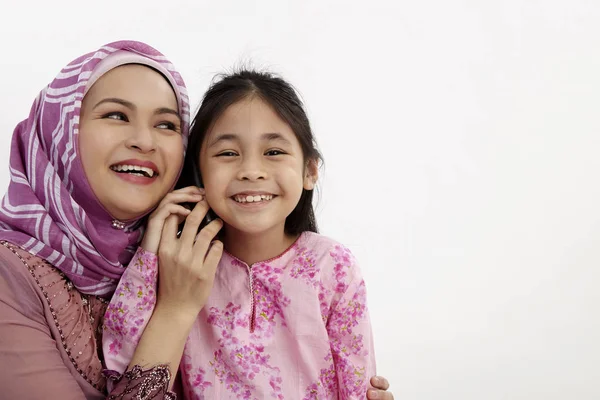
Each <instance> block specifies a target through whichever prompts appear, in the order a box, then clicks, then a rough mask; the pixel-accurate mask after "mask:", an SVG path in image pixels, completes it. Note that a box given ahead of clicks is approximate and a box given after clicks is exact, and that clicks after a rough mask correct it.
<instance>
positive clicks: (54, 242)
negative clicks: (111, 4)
mask: <svg viewBox="0 0 600 400" xmlns="http://www.w3.org/2000/svg"><path fill="white" fill-rule="evenodd" d="M123 54H126V57H122V55H123ZM118 55H119V56H120V57H117V56H118ZM111 57H112V58H113V59H116V58H119V59H123V60H126V59H129V60H138V61H140V63H141V64H145V65H148V66H151V67H153V68H154V69H156V70H158V71H159V72H161V73H162V74H163V75H164V76H165V77H166V78H167V80H168V81H169V82H170V83H171V86H172V87H173V89H174V92H175V94H176V97H177V102H178V106H179V113H180V115H181V117H182V119H183V120H182V130H183V135H184V146H185V143H187V135H188V126H189V102H188V96H187V91H186V88H185V84H184V82H183V79H182V78H181V76H180V74H179V73H178V72H177V71H176V70H175V68H174V67H173V65H172V64H171V63H170V62H169V61H168V60H167V59H166V58H165V57H164V56H163V55H162V54H161V53H159V52H158V51H157V50H155V49H153V48H152V47H150V46H148V45H146V44H144V43H140V42H135V41H119V42H114V43H110V44H107V45H105V46H103V47H101V48H100V49H99V50H97V51H95V52H92V53H88V54H85V55H83V56H81V57H79V58H77V59H75V60H74V61H72V62H71V63H70V64H69V65H67V66H66V67H65V68H64V69H63V70H62V71H61V72H60V73H59V74H58V76H57V77H56V78H55V79H54V81H52V83H50V85H48V86H47V87H46V88H44V89H43V90H42V91H41V92H40V94H39V95H38V97H37V98H36V100H35V102H34V104H33V106H32V108H31V112H30V114H29V118H27V119H26V120H24V121H22V122H21V123H19V124H18V125H17V127H16V128H15V130H14V133H13V138H12V143H11V149H10V166H9V168H10V182H9V186H8V190H7V192H6V194H5V195H4V197H3V198H2V201H1V203H0V240H6V241H8V242H11V243H13V244H16V245H18V246H20V247H22V248H23V249H24V250H26V251H28V252H29V253H31V254H34V255H37V256H39V257H41V258H43V259H45V260H47V261H48V262H49V263H51V264H52V265H54V266H55V267H56V268H58V269H59V270H61V271H62V272H63V273H64V274H65V275H66V276H67V277H68V278H69V279H70V280H71V281H72V282H73V284H74V286H75V287H76V288H77V289H78V290H79V291H81V292H82V293H85V294H92V295H99V296H103V297H110V296H111V295H112V293H113V292H114V290H115V288H116V284H117V283H118V280H119V278H120V277H121V274H122V273H123V271H124V265H126V264H127V263H128V262H129V260H130V259H131V257H132V255H133V252H134V251H135V248H136V247H137V245H138V243H139V242H140V239H141V235H142V230H143V226H142V225H143V224H142V223H141V222H143V221H142V220H140V219H138V220H135V221H127V222H126V224H125V228H124V229H115V228H114V227H113V225H112V222H113V218H112V217H111V216H110V215H109V213H108V212H107V211H106V210H105V209H104V207H103V206H102V205H101V204H100V202H99V201H98V199H97V198H96V196H95V195H94V194H93V191H92V189H91V188H90V186H89V183H88V181H87V179H86V176H85V173H84V170H83V166H82V164H81V160H80V158H79V155H78V133H79V131H78V128H79V115H80V110H81V102H82V100H83V97H84V95H85V93H86V91H87V89H89V87H90V86H91V85H92V84H93V81H95V80H96V79H97V78H98V77H99V75H101V74H103V73H106V72H108V71H104V70H102V69H103V67H102V66H103V65H104V69H106V65H107V61H110V60H111ZM132 62H133V61H128V62H127V61H123V62H122V63H121V64H119V62H117V63H116V64H115V63H112V64H115V65H111V68H114V67H117V66H119V65H123V64H127V63H132ZM108 64H111V63H110V62H109V63H108ZM90 79H91V80H90ZM183 150H185V149H183Z"/></svg>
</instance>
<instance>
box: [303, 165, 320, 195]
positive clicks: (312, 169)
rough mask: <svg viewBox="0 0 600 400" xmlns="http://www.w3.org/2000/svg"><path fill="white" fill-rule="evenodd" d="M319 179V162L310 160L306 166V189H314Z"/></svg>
mask: <svg viewBox="0 0 600 400" xmlns="http://www.w3.org/2000/svg"><path fill="white" fill-rule="evenodd" d="M317 179H319V162H318V161H317V160H309V161H308V162H307V163H306V167H305V168H304V189H306V190H313V189H314V188H315V185H316V184H317Z"/></svg>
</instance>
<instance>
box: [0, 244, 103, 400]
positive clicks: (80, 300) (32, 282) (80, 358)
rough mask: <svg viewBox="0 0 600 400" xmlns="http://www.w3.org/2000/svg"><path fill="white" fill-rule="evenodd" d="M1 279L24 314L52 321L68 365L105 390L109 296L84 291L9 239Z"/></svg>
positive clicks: (2, 249) (0, 257) (0, 262)
mask: <svg viewBox="0 0 600 400" xmlns="http://www.w3.org/2000/svg"><path fill="white" fill-rule="evenodd" d="M0 279H3V280H4V281H5V283H6V285H7V287H8V288H12V290H10V292H11V293H6V294H2V295H1V296H11V299H10V300H11V302H13V303H14V304H15V306H16V307H18V308H19V309H20V311H21V313H22V314H23V315H24V316H25V317H27V318H30V319H35V320H41V321H42V322H43V323H44V325H47V326H48V328H49V331H50V334H51V335H52V337H53V339H54V340H55V341H56V343H57V347H58V348H59V350H60V351H61V356H62V358H63V360H64V361H65V364H66V365H67V366H68V367H69V369H70V370H71V372H72V373H73V374H79V375H80V376H81V377H82V378H83V379H84V380H85V381H87V382H88V383H89V384H91V385H92V386H93V387H94V388H96V389H97V390H100V391H103V390H104V388H105V385H106V381H105V379H104V377H103V376H102V365H101V362H100V358H99V356H98V354H99V351H100V350H99V347H98V346H99V345H101V341H100V328H101V321H102V318H103V316H104V312H105V310H106V304H105V302H104V301H102V300H100V299H98V298H96V297H95V296H89V297H88V296H85V295H82V294H81V293H80V292H79V291H78V290H77V289H76V288H75V287H74V286H73V284H72V283H71V282H70V281H69V280H68V279H67V278H66V276H65V275H64V274H63V273H62V272H61V271H60V270H58V269H57V268H55V267H54V266H52V265H51V264H50V263H48V262H47V261H46V260H43V259H41V258H40V257H37V256H35V255H33V254H30V253H28V252H26V251H25V250H23V249H21V248H19V247H18V246H15V245H13V244H10V243H7V242H0Z"/></svg>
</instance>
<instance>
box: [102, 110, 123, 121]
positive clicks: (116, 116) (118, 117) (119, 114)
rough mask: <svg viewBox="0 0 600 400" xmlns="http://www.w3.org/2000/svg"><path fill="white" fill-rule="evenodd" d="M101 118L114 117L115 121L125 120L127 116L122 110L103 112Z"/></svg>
mask: <svg viewBox="0 0 600 400" xmlns="http://www.w3.org/2000/svg"><path fill="white" fill-rule="evenodd" d="M102 118H106V119H114V120H117V121H127V116H126V115H125V114H123V113H122V112H111V113H108V114H104V115H103V116H102Z"/></svg>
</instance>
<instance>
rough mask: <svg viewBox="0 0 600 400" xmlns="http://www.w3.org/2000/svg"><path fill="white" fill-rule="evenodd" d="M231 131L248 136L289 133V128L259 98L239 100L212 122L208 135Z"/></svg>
mask: <svg viewBox="0 0 600 400" xmlns="http://www.w3.org/2000/svg"><path fill="white" fill-rule="evenodd" d="M227 130H233V131H234V132H228V133H238V134H244V133H245V134H250V133H256V132H257V131H289V133H292V134H293V132H292V129H291V127H290V126H289V125H288V124H287V123H286V122H285V121H284V120H283V119H282V118H281V117H280V116H279V115H278V114H277V112H275V110H274V109H273V108H272V107H271V106H270V105H269V104H268V103H266V102H265V101H264V100H262V99H260V98H259V97H256V96H255V97H252V98H246V99H243V100H240V101H238V102H236V103H234V104H232V105H230V106H229V107H227V108H226V109H225V111H223V113H222V114H221V115H220V116H219V117H218V118H217V119H216V120H215V121H214V123H213V124H212V128H211V129H210V132H209V134H214V133H216V132H219V133H223V132H224V131H227Z"/></svg>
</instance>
